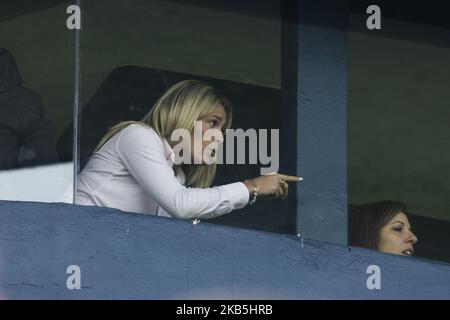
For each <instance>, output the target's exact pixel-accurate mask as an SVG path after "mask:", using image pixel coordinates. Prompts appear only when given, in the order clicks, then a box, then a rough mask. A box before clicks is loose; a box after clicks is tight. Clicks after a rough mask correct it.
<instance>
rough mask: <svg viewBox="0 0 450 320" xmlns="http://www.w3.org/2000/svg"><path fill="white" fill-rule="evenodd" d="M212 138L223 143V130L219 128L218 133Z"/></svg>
mask: <svg viewBox="0 0 450 320" xmlns="http://www.w3.org/2000/svg"><path fill="white" fill-rule="evenodd" d="M211 140H212V141H215V142H217V143H218V144H221V143H222V142H223V141H224V137H223V133H222V131H220V130H218V132H217V134H216V135H214V136H213V137H212V139H211Z"/></svg>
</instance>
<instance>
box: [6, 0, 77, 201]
mask: <svg viewBox="0 0 450 320" xmlns="http://www.w3.org/2000/svg"><path fill="white" fill-rule="evenodd" d="M0 6H1V7H0V43H1V48H0V115H1V116H0V199H2V200H28V201H43V202H54V201H61V200H62V199H63V198H62V196H63V194H64V191H65V190H66V189H68V188H70V186H71V185H72V183H73V165H72V162H71V159H72V139H70V140H68V141H66V142H65V143H61V142H59V140H60V138H61V136H62V134H63V132H64V130H65V129H66V128H67V127H68V126H69V124H70V122H71V121H72V119H73V59H74V56H73V52H74V44H73V43H74V38H73V35H72V33H71V32H69V31H68V30H67V28H66V26H65V21H66V7H67V2H66V1H39V2H38V1H27V2H18V1H2V2H1V5H0ZM57 145H58V147H57ZM66 201H68V202H71V195H70V194H68V197H66Z"/></svg>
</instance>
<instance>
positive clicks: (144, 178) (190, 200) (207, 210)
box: [75, 124, 249, 219]
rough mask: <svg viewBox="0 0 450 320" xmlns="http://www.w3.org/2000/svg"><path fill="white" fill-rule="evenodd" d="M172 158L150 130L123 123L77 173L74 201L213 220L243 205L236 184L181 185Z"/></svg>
mask: <svg viewBox="0 0 450 320" xmlns="http://www.w3.org/2000/svg"><path fill="white" fill-rule="evenodd" d="M173 162H174V153H173V150H172V148H171V147H170V145H169V144H168V142H167V141H166V140H165V139H161V138H160V137H159V136H158V135H157V133H156V132H155V131H154V130H153V129H151V128H148V127H144V126H142V125H139V124H132V125H129V126H128V127H126V128H125V129H123V130H121V131H120V132H119V133H117V134H116V135H114V136H113V137H112V138H111V139H109V140H108V141H107V142H106V143H105V144H104V145H103V146H102V147H101V148H100V150H98V151H97V152H95V153H94V154H93V156H92V157H91V159H90V160H89V162H88V163H87V164H86V167H85V168H84V169H83V170H82V172H81V173H80V174H79V175H78V178H77V179H78V187H77V192H76V197H75V203H76V204H81V205H95V206H104V207H111V208H117V209H121V210H123V211H130V212H138V213H144V214H151V215H158V216H167V217H176V218H182V219H190V218H191V219H192V218H198V219H207V218H213V217H217V216H220V215H223V214H226V213H228V212H230V211H232V210H234V209H240V208H242V207H244V206H245V205H246V204H247V203H248V201H249V192H248V189H247V187H246V186H245V185H244V184H243V183H242V182H236V183H230V184H226V185H222V186H217V187H212V188H189V187H185V186H184V185H183V184H184V175H179V176H175V172H174V170H173V169H172V166H173Z"/></svg>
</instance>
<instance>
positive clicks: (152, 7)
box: [78, 0, 296, 233]
mask: <svg viewBox="0 0 450 320" xmlns="http://www.w3.org/2000/svg"><path fill="white" fill-rule="evenodd" d="M82 10H83V19H84V20H83V34H82V41H81V52H82V64H81V72H82V77H81V78H82V88H83V90H82V107H83V109H82V113H81V121H80V123H81V140H80V142H81V145H80V160H81V162H80V164H81V169H85V168H86V163H87V162H88V160H89V159H90V158H91V155H92V154H93V151H94V149H95V147H96V145H97V144H98V143H99V141H100V139H101V138H102V137H103V136H104V135H105V133H106V132H107V129H108V128H109V127H111V126H113V125H115V124H117V123H119V122H120V121H126V120H134V121H137V120H141V119H142V118H143V117H144V115H145V114H147V113H148V112H149V111H150V109H151V108H152V106H153V105H154V104H155V103H156V101H157V100H158V98H159V97H160V96H162V95H163V93H164V92H166V90H168V89H169V88H170V87H171V86H172V85H174V84H176V83H178V82H180V81H182V80H187V79H195V80H200V81H203V82H205V83H207V84H209V85H211V86H213V87H215V88H216V89H217V90H218V91H220V92H221V93H222V95H223V96H225V97H226V98H227V99H228V100H230V101H231V104H232V105H233V122H232V128H233V129H237V128H242V129H243V130H244V131H245V130H247V129H252V130H253V129H254V130H255V132H257V133H258V134H267V136H266V137H268V140H269V145H268V152H269V153H268V156H269V157H270V159H269V160H270V163H269V164H267V162H266V163H263V159H262V158H261V157H260V156H259V155H258V154H257V155H256V156H257V163H249V158H248V152H249V150H250V145H251V143H249V142H248V141H247V143H246V150H247V160H246V161H245V163H246V164H237V163H236V162H237V157H235V159H234V164H229V162H228V161H226V160H225V156H224V161H226V164H219V165H218V167H217V175H216V177H215V179H214V182H213V186H217V185H223V184H227V183H233V182H236V181H244V179H247V178H252V177H256V176H259V175H260V168H261V167H266V168H267V167H270V166H271V165H273V167H275V168H274V170H273V171H278V169H279V171H280V172H282V171H283V167H280V168H278V167H277V165H278V163H279V161H278V160H279V159H277V158H278V150H276V149H275V143H273V144H270V140H271V132H272V131H271V129H277V130H280V132H279V134H280V136H281V135H283V134H284V132H282V121H283V120H282V119H283V118H282V115H281V113H280V107H281V104H282V94H283V92H282V88H281V21H280V5H279V1H267V2H264V4H261V3H260V2H256V1H214V2H212V1H155V0H151V1H142V0H141V1H139V0H134V1H105V0H95V1H94V0H91V1H90V0H85V1H83V7H82ZM260 129H267V132H266V133H265V132H264V131H263V130H262V131H259V130H260ZM273 132H275V131H273ZM227 139H228V138H225V140H226V141H228V140H227ZM258 141H259V140H258ZM274 141H275V140H274ZM276 142H277V143H278V141H276ZM225 145H226V143H224V146H225ZM236 145H237V142H236V143H235V149H234V150H237V149H236V148H237V146H236ZM272 145H273V149H271V148H272ZM271 150H272V151H273V153H272V154H270V151H271ZM262 151H263V150H260V153H261V152H262ZM227 152H228V149H226V150H225V151H224V155H226V154H227ZM235 154H236V153H235ZM292 154H294V155H295V151H292ZM276 162H278V163H276ZM90 169H92V168H90ZM87 171H89V170H85V171H84V172H85V175H86V176H87V177H88V178H86V179H88V180H89V179H90V178H89V175H90V174H88V173H86V172H87ZM110 173H111V172H108V173H107V174H110ZM292 174H293V173H292ZM82 175H83V173H82ZM86 179H85V180H84V182H83V183H82V185H83V184H84V187H83V186H81V188H82V189H83V188H85V190H84V191H83V190H82V191H81V192H82V193H83V199H79V201H78V202H79V203H91V202H93V201H94V202H95V201H97V204H102V205H104V202H101V201H99V200H98V199H97V200H93V199H92V198H91V199H87V198H89V197H90V196H89V195H86V183H87V180H86ZM150 179H151V177H150ZM152 183H154V184H159V183H162V182H160V181H154V182H152ZM79 191H80V189H79ZM89 192H90V191H88V193H89ZM239 192H241V193H242V189H241V190H240V191H239ZM78 194H80V192H79V193H78ZM115 199H116V200H117V198H115ZM289 199H290V201H284V202H282V201H280V200H274V199H264V200H263V199H258V201H257V202H256V204H255V205H254V206H246V207H245V208H244V209H243V210H240V211H236V212H232V213H230V214H227V215H224V216H222V217H220V218H215V219H211V220H209V221H211V222H215V223H221V224H229V225H237V226H245V227H249V228H256V229H263V230H269V231H275V232H291V233H294V232H295V216H296V214H295V192H292V193H290V195H289ZM112 202H114V201H112ZM130 203H131V201H130V202H129V203H128V204H123V203H121V204H118V203H117V202H116V204H115V205H113V204H112V203H111V202H108V203H107V204H106V205H107V206H112V207H118V208H122V209H124V210H128V211H139V212H143V213H148V214H155V210H159V209H155V208H153V207H152V208H151V209H148V210H147V209H146V210H144V209H142V210H140V209H139V208H137V207H136V206H134V205H133V204H130ZM127 208H128V209H127ZM158 208H159V207H158ZM242 211H243V212H242Z"/></svg>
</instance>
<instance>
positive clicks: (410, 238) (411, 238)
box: [408, 231, 419, 244]
mask: <svg viewBox="0 0 450 320" xmlns="http://www.w3.org/2000/svg"><path fill="white" fill-rule="evenodd" d="M417 241H419V240H418V239H417V237H416V235H415V234H414V233H413V232H412V231H410V232H409V236H408V242H412V243H413V244H416V243H417Z"/></svg>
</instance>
